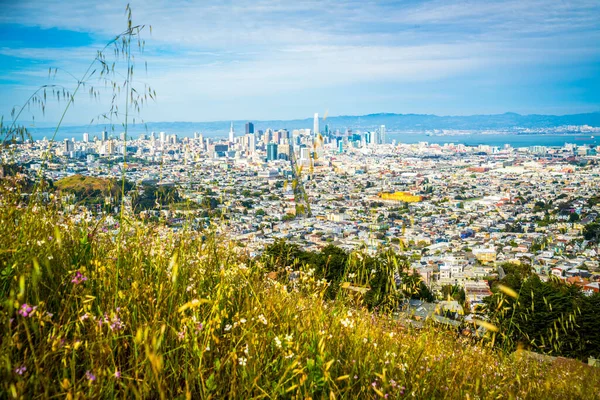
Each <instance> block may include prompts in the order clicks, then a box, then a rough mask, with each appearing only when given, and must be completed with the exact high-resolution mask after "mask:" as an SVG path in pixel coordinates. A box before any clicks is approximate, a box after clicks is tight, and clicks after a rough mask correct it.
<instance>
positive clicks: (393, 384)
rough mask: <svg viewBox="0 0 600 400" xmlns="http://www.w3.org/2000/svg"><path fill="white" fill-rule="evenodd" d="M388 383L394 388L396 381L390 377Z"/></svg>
mask: <svg viewBox="0 0 600 400" xmlns="http://www.w3.org/2000/svg"><path fill="white" fill-rule="evenodd" d="M390 385H392V387H393V388H395V387H396V385H398V383H396V381H395V380H393V379H390Z"/></svg>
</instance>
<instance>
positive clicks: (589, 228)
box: [583, 222, 600, 243]
mask: <svg viewBox="0 0 600 400" xmlns="http://www.w3.org/2000/svg"><path fill="white" fill-rule="evenodd" d="M583 237H584V238H585V240H593V241H594V242H596V243H599V242H600V224H598V223H597V222H594V223H591V224H588V225H586V226H585V227H584V228H583Z"/></svg>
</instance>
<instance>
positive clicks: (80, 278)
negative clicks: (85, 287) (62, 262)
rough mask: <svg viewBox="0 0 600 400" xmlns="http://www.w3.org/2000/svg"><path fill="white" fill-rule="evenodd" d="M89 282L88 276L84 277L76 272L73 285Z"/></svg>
mask: <svg viewBox="0 0 600 400" xmlns="http://www.w3.org/2000/svg"><path fill="white" fill-rule="evenodd" d="M87 280H88V278H87V276H84V275H83V274H82V273H81V272H79V271H77V272H75V276H74V277H73V279H71V283H74V284H75V285H79V284H80V283H82V282H85V281H87Z"/></svg>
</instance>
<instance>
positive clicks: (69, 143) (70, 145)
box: [64, 139, 75, 153]
mask: <svg viewBox="0 0 600 400" xmlns="http://www.w3.org/2000/svg"><path fill="white" fill-rule="evenodd" d="M64 143H65V147H64V152H65V153H69V152H71V151H73V150H75V144H74V143H73V141H71V140H69V139H65V142H64Z"/></svg>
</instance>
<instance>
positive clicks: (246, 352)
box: [244, 344, 249, 356]
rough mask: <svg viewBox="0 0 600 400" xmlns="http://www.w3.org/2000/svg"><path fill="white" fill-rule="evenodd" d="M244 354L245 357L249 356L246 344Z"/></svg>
mask: <svg viewBox="0 0 600 400" xmlns="http://www.w3.org/2000/svg"><path fill="white" fill-rule="evenodd" d="M244 354H246V355H247V356H248V355H249V351H248V344H246V347H244Z"/></svg>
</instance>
